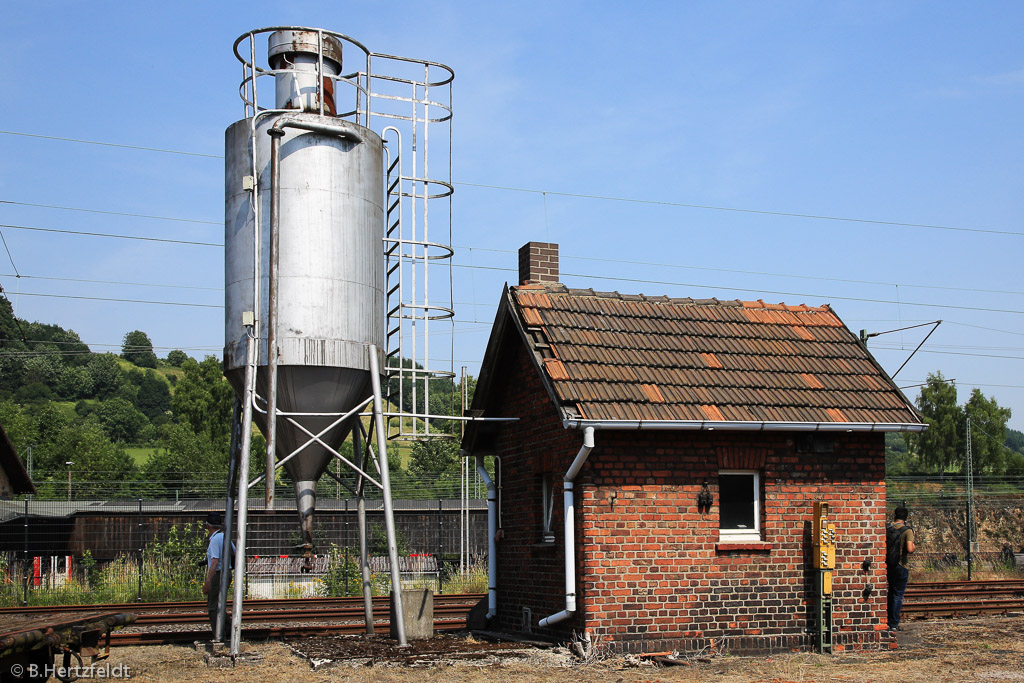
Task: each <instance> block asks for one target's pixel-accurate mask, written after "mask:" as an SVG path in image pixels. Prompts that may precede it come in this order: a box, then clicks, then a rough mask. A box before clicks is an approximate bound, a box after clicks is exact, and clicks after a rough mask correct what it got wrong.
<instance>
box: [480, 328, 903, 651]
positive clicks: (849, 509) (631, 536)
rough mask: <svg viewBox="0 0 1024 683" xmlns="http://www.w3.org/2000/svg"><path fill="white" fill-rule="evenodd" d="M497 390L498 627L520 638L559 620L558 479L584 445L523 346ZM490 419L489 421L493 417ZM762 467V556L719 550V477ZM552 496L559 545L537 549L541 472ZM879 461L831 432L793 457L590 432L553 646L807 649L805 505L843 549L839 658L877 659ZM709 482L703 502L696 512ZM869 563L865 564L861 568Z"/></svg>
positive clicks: (810, 617)
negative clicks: (526, 623)
mask: <svg viewBox="0 0 1024 683" xmlns="http://www.w3.org/2000/svg"><path fill="white" fill-rule="evenodd" d="M513 368H514V369H513V370H512V372H511V375H512V376H511V378H510V379H509V381H508V383H507V385H506V386H505V387H504V388H503V390H502V391H503V395H504V397H505V398H504V401H505V403H504V405H503V406H502V409H501V413H500V414H501V415H504V416H517V417H520V418H521V420H520V421H519V422H518V423H514V424H512V425H510V426H507V427H505V428H504V431H503V433H502V437H501V439H500V444H501V446H500V448H501V451H500V455H501V456H502V464H501V472H502V479H501V485H502V526H503V530H504V540H503V541H502V542H501V543H500V544H499V572H498V618H499V622H500V626H501V627H502V628H508V629H514V630H521V629H522V628H523V624H522V613H523V608H524V607H526V608H528V609H529V610H530V611H531V613H532V629H533V630H534V631H538V630H540V629H537V626H536V624H537V621H538V620H539V619H540V618H542V617H545V616H548V615H550V614H553V613H555V612H558V611H560V610H562V609H564V607H565V599H564V556H563V549H562V548H563V545H562V544H563V539H564V534H563V525H562V519H563V516H562V495H561V479H562V475H563V474H564V473H565V470H566V469H567V468H568V465H569V463H570V462H571V460H572V458H573V457H574V456H575V455H576V453H577V451H578V450H579V447H580V445H581V444H582V433H581V432H579V431H578V430H565V429H563V428H562V425H561V422H560V419H559V416H558V414H557V412H556V411H555V409H554V408H553V406H552V405H551V403H550V401H549V399H548V395H547V392H546V390H545V389H544V388H543V386H542V385H541V383H540V381H539V378H538V377H537V375H536V372H535V370H534V369H533V366H532V364H531V363H530V362H529V361H528V359H527V358H526V355H525V353H524V352H523V351H522V350H521V348H520V349H519V350H518V351H517V353H516V358H515V361H514V366H513ZM496 414H497V413H496ZM751 463H763V466H762V467H761V468H760V471H761V474H762V482H761V484H762V501H761V525H762V529H763V534H762V536H763V539H764V544H762V545H761V546H757V545H756V544H755V545H754V546H753V547H750V546H741V547H739V548H737V547H735V546H732V547H730V546H728V545H719V544H718V490H717V472H718V469H719V467H720V466H721V467H723V468H733V467H736V466H737V465H739V464H743V465H744V466H750V464H751ZM549 467H550V470H551V471H552V479H553V481H554V484H555V494H556V495H555V505H554V523H553V525H552V526H553V529H554V531H555V543H554V544H550V545H545V544H542V543H541V542H540V541H541V475H542V473H543V471H544V470H545V469H547V468H549ZM884 476H885V454H884V444H883V439H882V435H881V434H845V433H842V434H837V435H836V436H835V448H834V451H833V452H831V453H824V454H822V453H818V454H814V453H798V452H797V446H796V443H795V439H794V435H791V434H785V433H778V432H758V433H753V432H749V433H748V432H724V431H723V432H706V431H705V432H653V431H645V432H639V431H632V432H611V431H598V432H597V433H596V437H595V448H594V450H593V452H592V453H591V455H590V458H589V460H588V462H587V464H586V465H585V466H584V468H583V470H582V472H581V473H580V475H579V477H578V478H577V481H576V527H577V530H576V536H577V551H576V563H577V608H578V611H577V612H576V614H575V616H574V617H573V618H572V619H570V620H567V621H565V622H562V623H561V624H558V625H557V626H556V627H555V629H554V630H552V631H549V632H548V634H549V635H555V636H558V637H561V638H569V637H573V635H574V634H575V635H576V636H579V635H580V634H582V633H583V632H584V631H588V632H589V633H590V634H591V637H592V638H593V639H595V640H596V641H597V642H598V644H599V645H600V646H602V647H608V648H609V649H611V650H614V651H630V652H641V651H659V650H675V649H681V650H689V651H693V650H697V649H702V648H706V647H713V648H715V649H718V650H720V651H730V652H742V651H765V650H773V649H788V648H792V647H807V646H810V645H811V644H813V643H814V642H816V640H815V636H814V635H813V634H809V633H808V631H810V630H812V629H813V628H814V618H815V615H816V593H817V591H816V577H817V574H816V570H812V569H811V568H810V552H811V547H810V524H811V516H812V509H813V503H814V501H816V500H825V501H828V502H829V503H830V504H831V514H830V520H831V521H832V522H833V523H835V524H836V528H837V535H838V549H837V553H836V562H837V569H836V571H835V573H834V575H833V576H834V592H833V624H834V631H835V636H834V640H833V642H834V644H835V648H836V649H837V650H839V649H842V648H845V647H865V646H875V645H877V644H878V643H879V642H880V640H879V635H880V632H881V630H882V629H883V627H884V626H885V568H884V547H885V544H884V529H885V487H884ZM705 479H707V480H708V482H709V485H710V488H711V491H712V493H713V495H714V505H713V506H712V507H711V509H710V510H709V511H708V512H706V513H704V514H700V513H699V512H698V510H697V496H698V494H699V492H700V489H701V483H702V482H703V481H704V480H705ZM867 559H870V560H871V561H872V562H871V567H870V568H869V569H868V570H866V571H865V570H863V569H862V566H861V565H862V563H863V562H864V561H865V560H867Z"/></svg>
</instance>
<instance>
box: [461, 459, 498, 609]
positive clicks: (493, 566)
mask: <svg viewBox="0 0 1024 683" xmlns="http://www.w3.org/2000/svg"><path fill="white" fill-rule="evenodd" d="M461 453H462V457H468V456H469V453H468V452H466V451H462V452H461ZM476 471H477V472H478V473H479V474H480V478H481V479H483V481H484V485H485V486H487V618H488V619H490V618H492V617H493V616H494V615H496V614H497V613H498V543H497V539H496V538H495V537H496V536H497V535H498V487H497V486H495V485H494V480H493V479H491V475H489V474H487V468H486V467H485V466H484V456H482V455H478V456H476Z"/></svg>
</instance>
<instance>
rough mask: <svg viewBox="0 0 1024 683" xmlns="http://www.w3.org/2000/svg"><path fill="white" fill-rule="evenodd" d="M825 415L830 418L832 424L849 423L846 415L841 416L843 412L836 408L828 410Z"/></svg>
mask: <svg viewBox="0 0 1024 683" xmlns="http://www.w3.org/2000/svg"><path fill="white" fill-rule="evenodd" d="M825 413H826V414H827V415H828V416H829V417H831V418H832V421H833V422H849V420H848V419H846V415H843V411H841V410H839V409H838V408H828V409H826V410H825Z"/></svg>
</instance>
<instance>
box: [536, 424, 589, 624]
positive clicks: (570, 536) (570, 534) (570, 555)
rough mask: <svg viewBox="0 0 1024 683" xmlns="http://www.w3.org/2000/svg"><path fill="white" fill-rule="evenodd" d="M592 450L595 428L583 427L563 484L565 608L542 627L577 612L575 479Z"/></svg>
mask: <svg viewBox="0 0 1024 683" xmlns="http://www.w3.org/2000/svg"><path fill="white" fill-rule="evenodd" d="M592 450H594V428H593V427H585V428H584V429H583V446H581V447H580V451H579V453H577V454H576V458H575V459H574V460H573V461H572V465H570V466H569V470H568V471H567V472H566V473H565V477H564V479H563V482H562V486H563V487H564V489H565V491H564V493H563V505H564V510H565V609H564V610H562V611H561V612H557V613H555V614H552V615H551V616H549V617H544V618H543V619H541V620H540V623H539V624H538V626H540V627H541V628H547V627H548V626H552V625H554V624H557V623H558V622H560V621H565V620H566V619H568V618H569V617H571V616H572V615H573V614H574V613H575V612H576V519H575V510H574V505H573V480H574V479H576V475H577V474H579V471H580V469H582V468H583V463H585V462H586V461H587V457H588V456H589V455H590V451H592Z"/></svg>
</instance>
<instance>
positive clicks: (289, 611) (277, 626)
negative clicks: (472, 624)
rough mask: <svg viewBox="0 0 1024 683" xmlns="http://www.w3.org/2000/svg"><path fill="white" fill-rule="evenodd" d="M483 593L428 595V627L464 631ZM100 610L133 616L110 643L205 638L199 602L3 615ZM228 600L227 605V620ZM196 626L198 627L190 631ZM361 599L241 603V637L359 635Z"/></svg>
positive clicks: (382, 617)
mask: <svg viewBox="0 0 1024 683" xmlns="http://www.w3.org/2000/svg"><path fill="white" fill-rule="evenodd" d="M483 597H485V596H484V595H483V594H478V593H466V594H449V595H435V596H434V629H435V630H436V631H451V630H460V629H464V628H466V617H467V614H468V613H469V610H470V609H471V608H472V607H473V606H474V605H476V604H477V603H478V602H479V601H480V600H481V599H482V598H483ZM98 610H102V611H121V612H131V613H133V614H135V615H137V618H136V620H135V622H134V623H133V624H132V625H131V627H129V628H128V629H127V630H123V631H118V632H115V633H112V634H111V639H110V642H111V645H115V646H116V645H157V644H165V643H181V642H193V641H196V640H210V638H211V637H212V634H211V633H210V630H209V628H208V627H206V626H207V624H208V619H209V617H208V615H207V613H206V602H205V601H198V600H196V601H183V602H150V603H118V604H101V605H61V606H46V607H5V608H0V618H2V617H3V615H5V614H8V615H18V616H19V617H22V618H25V617H32V616H38V617H40V618H46V617H53V616H54V615H65V616H66V615H69V614H76V613H86V612H96V611H98ZM389 612H390V599H389V597H387V596H380V597H375V598H374V599H373V623H374V629H375V630H376V631H377V632H383V633H387V632H388V630H389V629H390V621H389V616H390V615H389ZM230 613H231V602H230V601H229V602H228V614H229V618H230ZM191 626H200V628H190V627H191ZM365 629H366V626H365V623H364V608H363V599H362V598H361V597H353V598H291V599H284V600H246V601H245V604H244V608H243V612H242V631H243V637H244V638H246V639H252V640H265V639H268V638H286V637H300V636H309V635H352V634H359V633H364V632H365Z"/></svg>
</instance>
